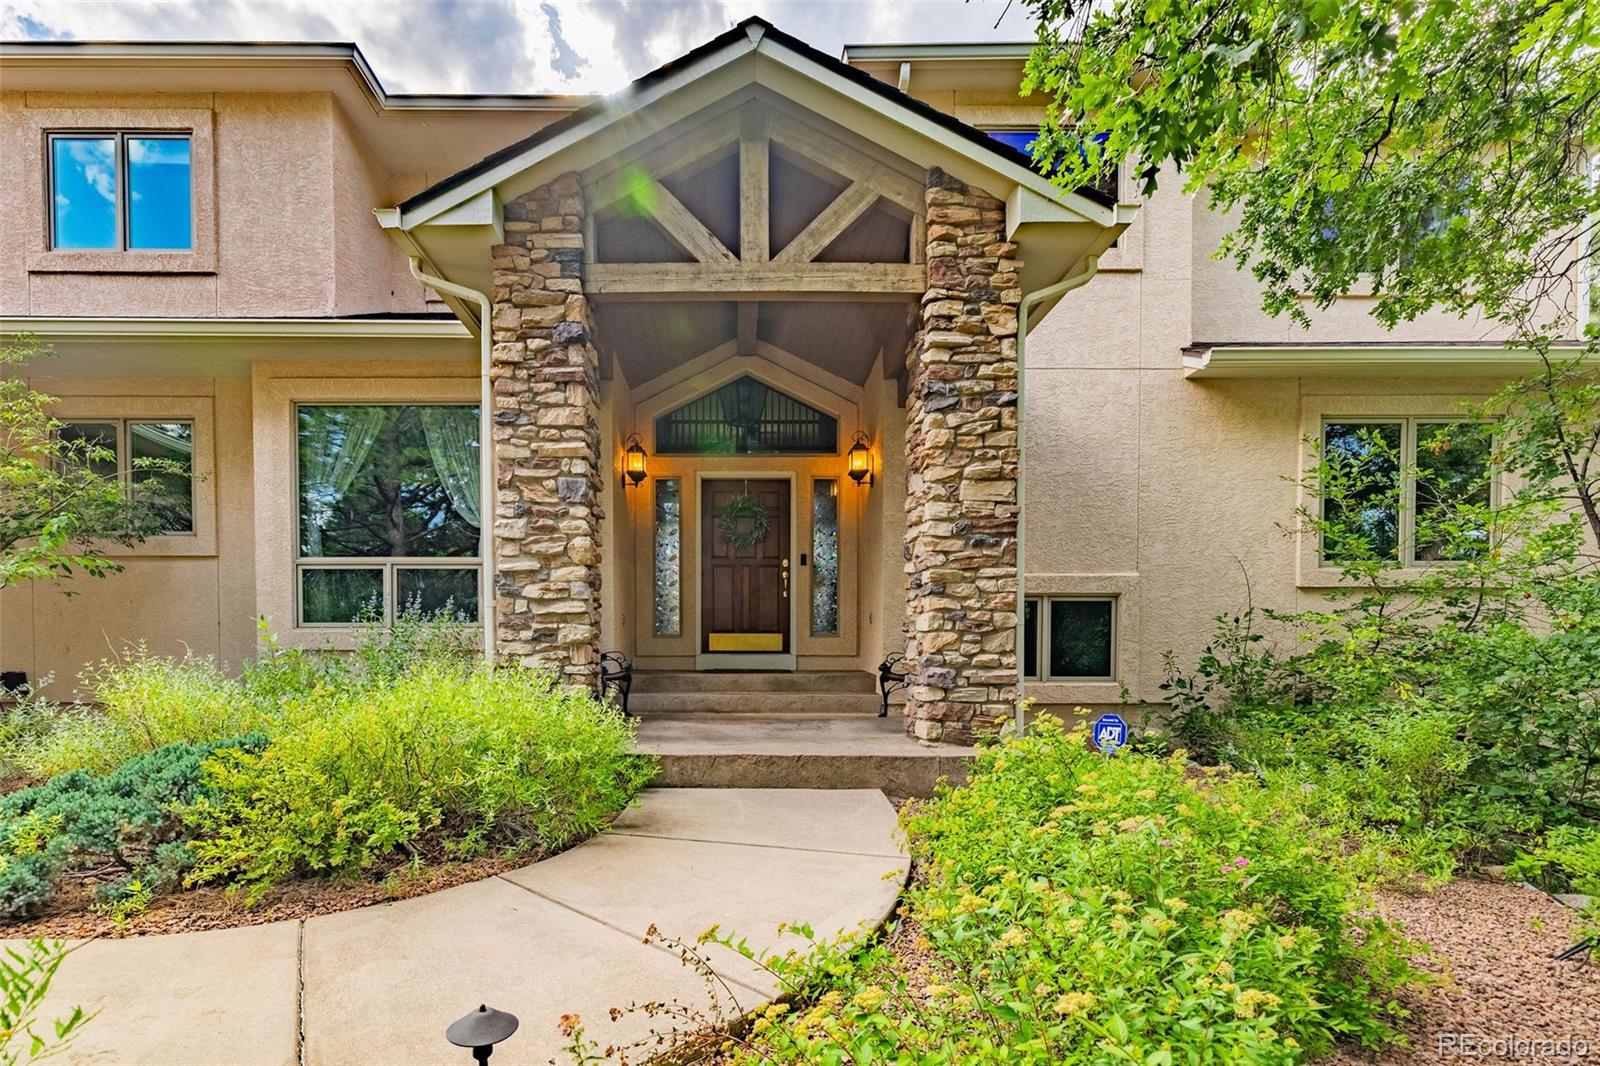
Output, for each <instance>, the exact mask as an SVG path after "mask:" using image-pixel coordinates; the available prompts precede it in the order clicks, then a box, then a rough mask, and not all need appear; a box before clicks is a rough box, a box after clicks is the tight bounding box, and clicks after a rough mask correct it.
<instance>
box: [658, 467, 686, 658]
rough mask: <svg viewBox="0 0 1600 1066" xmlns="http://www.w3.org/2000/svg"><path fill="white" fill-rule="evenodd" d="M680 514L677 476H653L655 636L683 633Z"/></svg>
mask: <svg viewBox="0 0 1600 1066" xmlns="http://www.w3.org/2000/svg"><path fill="white" fill-rule="evenodd" d="M682 516H683V501H682V497H681V496H680V494H679V485H678V479H677V478H658V479H656V515H655V519H656V520H655V545H654V546H655V589H654V592H655V604H654V606H655V610H654V611H653V614H654V616H655V620H654V630H653V632H654V633H655V635H656V636H658V637H676V636H678V635H679V634H681V633H682V632H683V621H682V619H683V611H682V609H681V606H682V595H683V594H682V592H681V591H680V590H681V589H682V587H683V571H682V563H681V561H680V560H681V553H682V547H681V545H682V543H683V541H682V530H683V518H682Z"/></svg>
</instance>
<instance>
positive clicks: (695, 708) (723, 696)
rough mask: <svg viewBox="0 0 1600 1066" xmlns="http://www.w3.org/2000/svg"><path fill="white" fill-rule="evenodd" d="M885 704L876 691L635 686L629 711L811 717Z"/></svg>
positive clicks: (863, 711)
mask: <svg viewBox="0 0 1600 1066" xmlns="http://www.w3.org/2000/svg"><path fill="white" fill-rule="evenodd" d="M882 706H883V704H882V702H881V701H880V700H879V698H878V695H877V694H876V693H873V692H770V691H763V690H760V689H755V690H752V691H749V692H738V691H732V692H650V691H640V690H639V689H638V688H635V689H634V690H633V692H632V694H630V695H629V696H628V712H629V713H630V714H638V715H652V714H665V715H674V716H676V715H682V714H755V715H762V716H765V715H770V714H790V715H808V716H812V717H818V716H820V717H833V716H837V715H849V716H852V717H855V716H865V715H875V714H877V713H878V711H879V710H880V709H881V708H882Z"/></svg>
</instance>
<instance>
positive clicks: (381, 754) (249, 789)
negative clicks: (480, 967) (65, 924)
mask: <svg viewBox="0 0 1600 1066" xmlns="http://www.w3.org/2000/svg"><path fill="white" fill-rule="evenodd" d="M84 685H85V686H86V687H88V688H89V689H90V690H91V691H92V692H93V694H94V696H95V697H96V699H97V700H98V701H99V702H98V703H97V704H96V705H93V706H91V705H66V706H58V705H54V704H50V703H48V702H47V701H44V700H43V699H41V698H39V697H37V696H35V697H32V698H30V700H28V701H26V703H25V705H24V707H23V709H22V712H21V718H20V719H19V722H20V724H18V725H16V726H15V727H13V728H12V729H11V731H10V732H9V734H8V735H7V737H6V740H7V746H8V750H7V751H6V753H5V757H4V765H5V766H6V767H7V768H8V771H9V772H10V773H11V774H13V775H14V776H13V779H12V781H11V791H9V792H6V793H5V794H3V795H0V918H5V919H12V920H18V919H25V918H28V917H30V916H34V915H37V914H40V913H41V912H44V911H46V910H47V909H48V908H50V907H51V906H52V905H53V901H54V900H56V899H57V897H58V894H59V893H60V892H61V890H62V889H63V888H65V887H71V888H73V889H74V891H73V892H72V893H69V898H70V899H74V900H76V899H81V898H83V897H84V896H85V895H87V898H88V900H89V901H90V902H91V905H92V906H94V907H95V908H97V909H100V910H102V911H103V912H104V913H106V914H108V915H110V916H111V918H112V919H113V920H114V921H116V922H117V923H118V924H119V925H120V924H122V923H124V922H126V920H127V919H128V918H130V917H132V916H133V915H136V914H138V913H139V912H140V911H141V910H142V909H144V908H145V907H146V906H147V905H148V904H149V903H150V902H151V901H152V899H154V898H157V897H160V896H162V895H164V894H170V893H174V892H178V891H181V890H182V889H185V888H189V887H193V886H197V885H206V884H215V885H223V886H229V887H231V888H238V889H240V891H239V893H238V895H239V896H240V897H241V899H242V901H243V902H244V903H245V904H249V903H251V902H254V901H256V900H259V899H260V898H261V896H262V895H263V894H264V893H265V892H267V891H268V890H270V889H272V888H274V887H275V886H282V885H284V884H286V883H288V882H291V881H294V880H296V879H304V878H317V877H321V878H329V877H334V878H339V879H342V880H344V881H349V880H352V879H360V878H363V877H382V876H385V875H387V874H390V873H393V872H394V871H395V870H396V869H398V868H399V867H401V866H406V867H407V868H408V870H409V873H410V875H411V876H412V877H413V878H414V877H415V876H416V874H417V870H418V868H419V867H421V866H424V865H427V864H440V863H451V862H458V861H464V860H473V859H477V858H480V857H483V856H490V855H503V856H507V857H515V856H526V857H528V858H530V859H531V858H536V857H538V856H540V855H544V854H549V853H551V852H553V851H555V850H558V849H560V848H562V847H564V846H567V845H568V844H570V843H572V842H574V841H576V840H578V839H580V838H582V837H583V836H585V835H587V834H590V833H593V832H595V831H598V830H599V829H601V828H603V827H604V826H605V824H606V823H607V822H608V821H609V820H610V818H611V816H612V815H614V814H615V813H616V812H617V811H618V810H620V809H622V808H623V807H625V806H626V805H627V804H628V802H629V801H630V800H631V799H632V798H633V796H634V794H635V793H637V792H638V790H639V789H640V788H642V787H643V786H644V784H645V783H646V781H648V779H649V777H650V776H651V774H652V773H653V769H654V767H653V764H652V762H651V761H650V760H649V759H647V758H644V757H641V756H638V755H635V754H633V753H632V728H631V726H630V725H629V723H628V721H627V719H625V718H624V717H623V716H621V715H620V714H619V713H617V712H616V711H615V710H614V709H613V708H611V707H609V706H607V705H605V704H601V703H599V702H597V701H596V700H595V699H594V698H593V697H592V696H590V695H588V694H587V693H582V692H576V691H571V690H567V689H563V688H561V687H559V686H558V685H557V684H555V682H554V680H553V679H552V677H551V676H550V675H548V674H546V673H544V672H541V671H536V670H528V669H520V668H511V667H501V668H497V669H494V670H490V669H488V668H487V667H485V666H484V665H483V664H482V663H481V661H479V659H478V657H477V656H476V655H475V654H474V653H472V652H471V650H470V649H469V648H467V647H466V646H465V645H464V644H463V643H462V635H461V631H460V629H459V627H457V626H454V625H452V624H450V623H448V622H445V621H436V622H427V621H424V620H421V619H418V618H414V617H410V618H403V619H401V620H400V621H398V622H397V623H396V625H395V626H393V627H392V628H388V629H382V630H379V629H373V630H371V631H369V632H368V633H367V634H366V635H365V636H364V638H363V640H362V642H361V645H360V648H359V650H358V651H357V652H355V653H353V654H351V655H338V654H335V653H331V652H316V651H303V650H285V649H281V648H277V647H276V646H274V645H272V644H271V643H270V642H269V643H268V645H267V647H266V650H265V651H264V653H263V654H262V656H261V657H260V658H259V659H258V660H257V661H256V662H255V663H254V664H252V665H251V666H250V667H249V668H248V669H246V670H245V671H244V672H243V674H242V676H238V677H234V676H230V675H228V674H227V673H225V672H224V671H222V670H221V669H220V668H218V666H217V665H216V664H215V663H213V662H211V661H210V660H207V659H200V658H193V657H183V658H172V657H164V656H156V655H151V654H149V653H147V652H145V651H142V650H135V651H133V652H130V653H129V654H128V655H126V656H124V657H122V658H120V659H117V660H113V661H108V662H106V663H102V664H100V665H99V666H97V667H95V668H94V669H92V670H91V671H89V672H88V673H87V674H86V675H85V678H84Z"/></svg>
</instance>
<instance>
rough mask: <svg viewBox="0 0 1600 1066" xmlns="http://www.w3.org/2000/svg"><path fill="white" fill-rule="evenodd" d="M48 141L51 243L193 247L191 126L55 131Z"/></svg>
mask: <svg viewBox="0 0 1600 1066" xmlns="http://www.w3.org/2000/svg"><path fill="white" fill-rule="evenodd" d="M48 142H49V173H50V184H49V189H50V211H49V217H50V247H52V248H56V249H77V250H93V251H189V250H191V249H192V248H193V247H194V233H193V227H194V222H193V216H194V208H193V202H192V201H193V197H192V194H191V187H190V186H191V183H190V138H189V135H188V134H172V133H52V134H50V135H49V138H48Z"/></svg>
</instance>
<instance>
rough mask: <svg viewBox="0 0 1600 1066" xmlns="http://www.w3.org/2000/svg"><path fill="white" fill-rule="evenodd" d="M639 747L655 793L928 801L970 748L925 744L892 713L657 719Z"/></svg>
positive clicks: (955, 774) (647, 724)
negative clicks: (822, 791) (652, 761)
mask: <svg viewBox="0 0 1600 1066" xmlns="http://www.w3.org/2000/svg"><path fill="white" fill-rule="evenodd" d="M638 744H639V748H640V750H642V751H647V752H650V753H652V754H654V755H655V756H657V757H658V758H659V759H660V760H661V770H660V772H659V774H658V775H657V777H656V779H655V780H654V781H653V782H652V784H653V785H654V786H656V787H661V788H878V789H882V790H883V791H884V792H886V793H888V794H889V795H891V796H896V797H903V796H928V795H932V794H933V791H934V789H935V788H936V787H937V785H938V782H939V780H940V778H949V779H951V780H962V779H964V778H965V776H966V767H967V763H968V762H969V761H970V760H971V759H972V755H973V749H971V748H969V747H959V746H956V745H951V744H925V743H923V742H921V741H918V740H916V739H914V738H912V737H909V736H907V735H906V733H905V726H904V723H903V721H902V720H901V719H900V717H899V716H898V715H896V716H891V717H889V718H887V719H884V718H876V717H866V718H862V717H858V716H855V715H850V716H835V717H832V718H817V717H809V716H807V717H801V716H794V715H787V714H743V715H741V714H694V713H684V714H663V715H654V716H646V717H644V718H643V719H641V721H640V723H639V731H638Z"/></svg>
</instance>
